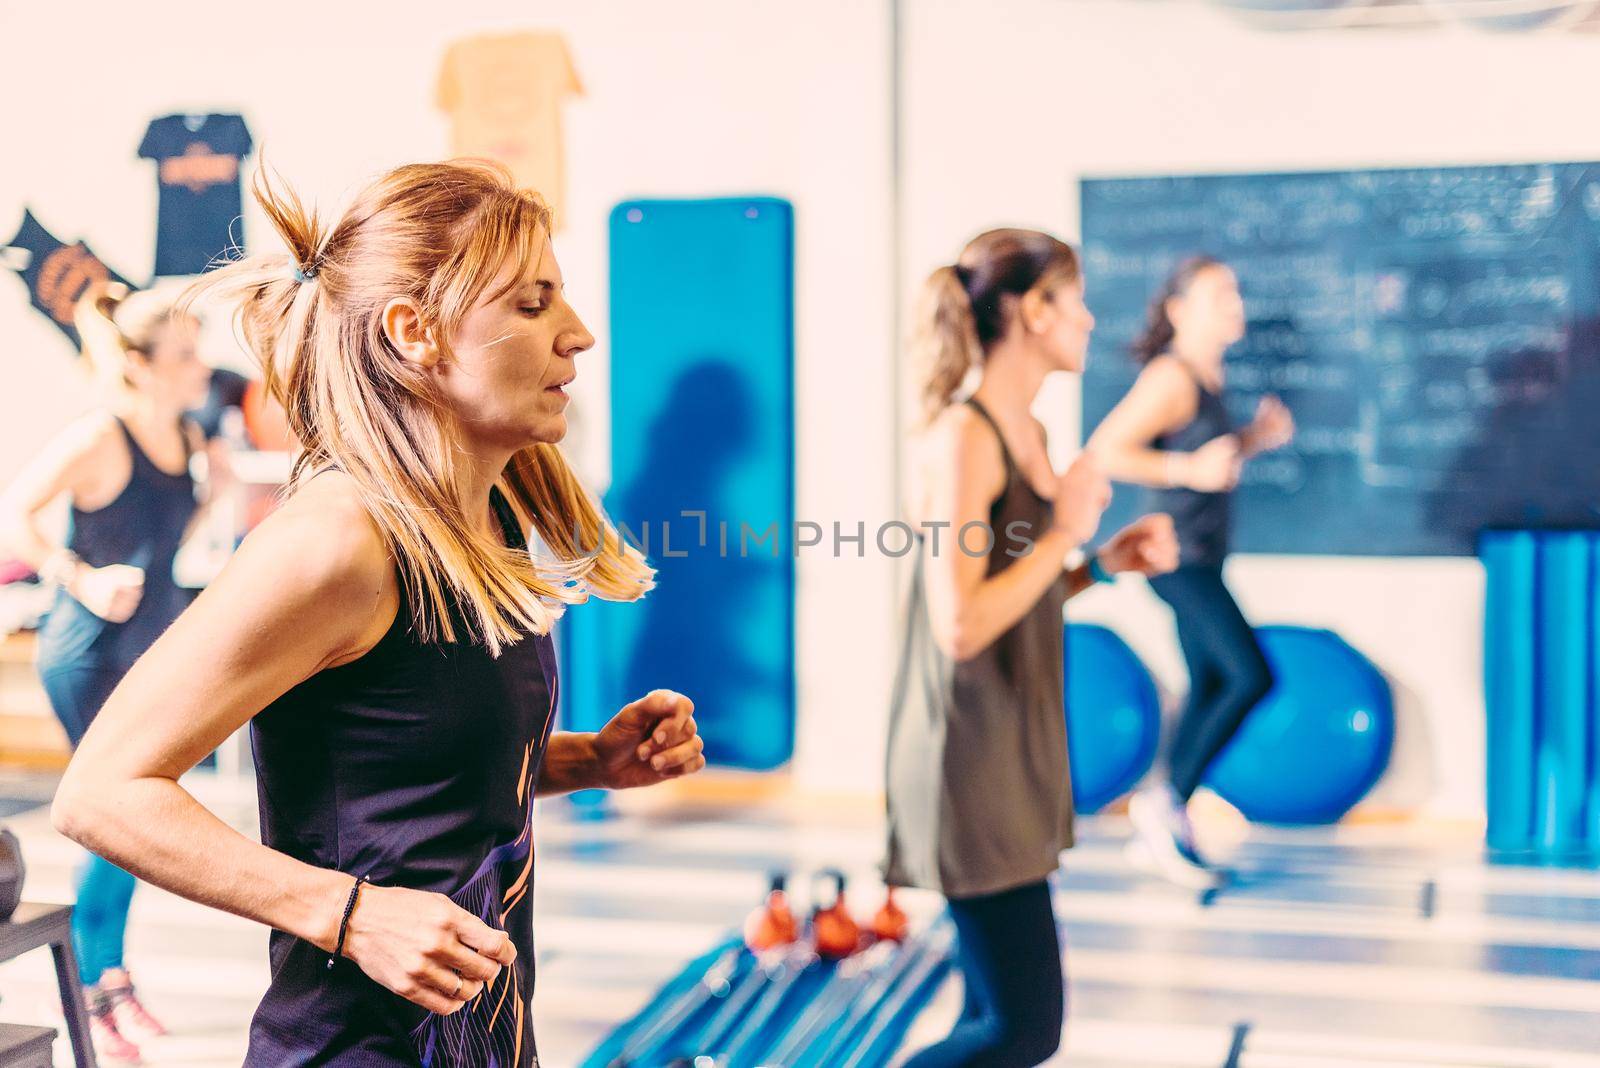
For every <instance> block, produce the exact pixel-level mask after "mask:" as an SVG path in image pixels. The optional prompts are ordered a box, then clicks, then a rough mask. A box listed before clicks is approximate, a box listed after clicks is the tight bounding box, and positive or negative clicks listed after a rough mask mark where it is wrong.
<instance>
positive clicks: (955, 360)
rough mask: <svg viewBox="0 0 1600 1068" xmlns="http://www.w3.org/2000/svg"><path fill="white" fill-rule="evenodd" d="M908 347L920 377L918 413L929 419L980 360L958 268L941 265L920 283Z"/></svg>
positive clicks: (938, 410) (978, 348) (935, 414)
mask: <svg viewBox="0 0 1600 1068" xmlns="http://www.w3.org/2000/svg"><path fill="white" fill-rule="evenodd" d="M911 347H912V358H913V360H914V361H915V362H916V365H917V367H918V373H919V377H920V380H921V382H922V417H923V420H924V421H925V422H928V423H931V422H933V420H934V419H936V418H937V417H938V415H939V413H940V412H942V411H944V409H945V408H947V407H948V406H949V404H950V399H951V398H952V397H954V396H955V393H956V390H958V389H960V388H961V383H962V382H964V381H965V380H966V377H967V373H968V372H969V371H971V370H972V368H973V367H976V366H977V365H978V364H979V363H981V362H982V360H983V349H982V347H981V346H980V345H979V343H978V331H977V325H976V324H975V323H974V321H973V318H972V300H971V299H970V298H969V297H968V296H967V290H966V287H965V286H964V285H962V283H961V272H960V268H959V267H955V266H950V267H940V268H939V269H938V270H936V271H934V272H933V273H932V274H931V275H929V276H928V280H927V282H925V283H923V287H922V296H921V299H920V300H919V302H918V306H917V317H916V328H915V334H914V335H913V338H912V344H911Z"/></svg>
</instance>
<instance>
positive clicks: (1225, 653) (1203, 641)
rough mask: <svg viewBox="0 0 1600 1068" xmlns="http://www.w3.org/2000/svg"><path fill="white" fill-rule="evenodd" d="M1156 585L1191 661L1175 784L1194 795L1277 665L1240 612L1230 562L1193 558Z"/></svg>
mask: <svg viewBox="0 0 1600 1068" xmlns="http://www.w3.org/2000/svg"><path fill="white" fill-rule="evenodd" d="M1150 588H1151V589H1153V590H1155V591H1156V593H1157V594H1158V595H1160V597H1161V599H1162V600H1163V601H1166V602H1167V604H1169V605H1171V606H1172V611H1173V614H1174V615H1176V616H1177V619H1178V644H1179V645H1181V646H1183V659H1184V662H1185V663H1186V664H1187V665H1188V668H1189V697H1188V699H1187V700H1186V701H1185V703H1184V707H1183V714H1182V715H1181V716H1180V717H1179V719H1178V727H1177V730H1176V731H1174V732H1173V735H1172V742H1171V745H1170V747H1169V749H1168V755H1167V765H1168V768H1169V772H1170V774H1171V776H1172V791H1173V793H1174V794H1176V795H1177V797H1178V799H1179V800H1182V801H1187V800H1188V799H1189V795H1190V794H1192V793H1194V792H1195V790H1196V789H1198V788H1199V786H1200V783H1201V781H1202V780H1203V779H1204V778H1205V774H1206V770H1207V769H1208V768H1210V767H1211V763H1212V761H1214V760H1216V758H1217V755H1218V754H1219V753H1221V752H1222V750H1223V748H1224V747H1226V746H1227V744H1228V742H1229V741H1231V740H1232V739H1233V736H1234V735H1235V734H1237V733H1238V731H1239V728H1240V727H1241V726H1242V725H1243V724H1244V718H1245V716H1247V715H1249V713H1250V710H1251V709H1252V708H1254V707H1255V706H1256V705H1257V704H1258V703H1259V702H1260V701H1261V699H1262V698H1263V697H1265V696H1266V695H1267V691H1268V690H1270V689H1272V669H1271V668H1270V667H1269V666H1268V665H1267V658H1266V657H1265V656H1264V655H1262V652H1261V645H1260V644H1259V643H1258V642H1257V641H1256V634H1255V631H1253V630H1251V629H1250V624H1249V622H1248V621H1246V619H1245V618H1244V614H1243V613H1242V612H1240V611H1239V605H1238V604H1237V603H1236V602H1235V601H1234V599H1233V595H1232V594H1231V593H1229V592H1228V587H1227V586H1225V585H1223V582H1222V568H1220V567H1210V566H1205V565H1199V564H1192V565H1186V566H1184V567H1180V568H1178V570H1176V571H1174V572H1172V573H1171V574H1169V575H1157V576H1156V577H1155V578H1152V579H1151V580H1150Z"/></svg>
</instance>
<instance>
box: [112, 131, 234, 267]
mask: <svg viewBox="0 0 1600 1068" xmlns="http://www.w3.org/2000/svg"><path fill="white" fill-rule="evenodd" d="M250 146H251V142H250V130H249V128H248V127H246V126H245V124H244V119H243V118H242V117H241V116H238V115H206V116H203V117H202V116H197V115H166V116H163V117H162V118H159V119H156V120H154V121H153V122H151V123H150V128H149V129H148V130H146V131H145V134H144V141H143V142H142V143H141V144H140V145H139V157H140V158H141V159H153V160H155V161H156V181H157V183H158V185H159V187H160V190H161V206H160V215H159V217H158V219H157V222H156V271H155V273H156V276H157V277H162V276H165V275H182V274H200V273H201V272H202V271H204V270H206V269H207V268H208V267H210V266H212V265H213V264H214V263H216V262H217V261H218V260H220V259H222V258H224V257H225V256H226V254H227V253H228V252H229V251H230V250H231V249H234V248H236V247H243V245H244V231H243V229H242V228H238V229H235V226H234V220H236V219H238V218H239V217H240V214H241V212H242V210H243V208H242V204H241V201H240V194H239V164H240V162H241V161H242V160H243V159H244V157H245V156H248V155H249V154H250Z"/></svg>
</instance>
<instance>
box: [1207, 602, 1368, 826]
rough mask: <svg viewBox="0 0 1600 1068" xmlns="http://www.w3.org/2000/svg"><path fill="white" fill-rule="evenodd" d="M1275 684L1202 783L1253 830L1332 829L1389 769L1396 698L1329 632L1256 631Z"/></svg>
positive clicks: (1357, 655) (1365, 662)
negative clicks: (1256, 826) (1263, 826)
mask: <svg viewBox="0 0 1600 1068" xmlns="http://www.w3.org/2000/svg"><path fill="white" fill-rule="evenodd" d="M1256 638H1257V640H1259V641H1260V642H1261V648H1262V651H1263V652H1265V653H1266V656H1267V663H1269V664H1270V665H1272V674H1273V685H1272V689H1271V691H1269V692H1268V694H1267V696H1266V698H1265V699H1264V700H1263V701H1262V702H1261V703H1260V704H1259V705H1257V706H1256V707H1255V708H1254V709H1253V710H1252V711H1251V712H1250V714H1249V716H1247V717H1246V718H1245V721H1244V726H1243V727H1241V728H1240V729H1239V733H1238V734H1236V735H1234V738H1233V740H1232V741H1231V742H1229V743H1228V746H1227V748H1226V749H1224V750H1223V751H1222V755H1221V756H1219V757H1218V758H1217V760H1216V762H1215V763H1214V764H1213V765H1212V766H1211V771H1210V773H1209V774H1208V775H1207V776H1206V782H1207V784H1208V785H1209V786H1210V787H1211V788H1212V789H1214V790H1215V791H1216V792H1217V793H1219V794H1221V795H1222V797H1223V798H1224V799H1225V800H1226V801H1228V803H1229V804H1231V805H1233V806H1234V807H1235V808H1237V809H1238V810H1239V811H1240V812H1242V813H1244V815H1245V817H1246V818H1247V819H1249V820H1251V821H1253V822H1257V823H1283V824H1295V825H1303V824H1313V823H1333V822H1335V821H1337V820H1338V819H1340V818H1341V817H1342V816H1343V815H1344V814H1345V813H1346V812H1349V811H1350V809H1351V808H1352V807H1354V805H1355V803H1356V802H1357V801H1360V800H1361V799H1362V798H1363V797H1365V796H1366V794H1367V791H1368V790H1371V789H1372V787H1373V785H1374V784H1375V783H1376V782H1377V781H1378V779H1379V777H1380V776H1382V775H1383V771H1384V769H1385V768H1386V767H1388V765H1389V751H1390V749H1391V747H1392V746H1393V744H1394V698H1393V695H1392V694H1391V693H1390V690H1389V683H1388V681H1387V680H1385V679H1384V677H1383V675H1382V673H1381V672H1379V671H1378V669H1377V668H1376V667H1374V666H1373V665H1372V661H1370V660H1368V659H1367V658H1366V657H1364V656H1362V655H1361V654H1360V653H1358V652H1356V651H1355V650H1354V649H1352V648H1351V647H1350V646H1349V645H1348V644H1347V643H1346V642H1345V641H1344V639H1342V638H1340V637H1339V636H1338V635H1337V634H1335V633H1333V632H1332V631H1328V630H1317V629H1313V628H1309V627H1258V628H1256Z"/></svg>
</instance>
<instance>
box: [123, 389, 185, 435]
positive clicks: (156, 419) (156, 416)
mask: <svg viewBox="0 0 1600 1068" xmlns="http://www.w3.org/2000/svg"><path fill="white" fill-rule="evenodd" d="M112 408H113V410H114V411H115V412H116V414H117V418H119V419H121V420H122V421H123V422H124V423H128V424H130V425H132V426H137V427H141V428H142V427H151V428H154V427H161V426H173V425H176V424H177V422H178V420H179V419H181V418H182V417H183V409H181V408H179V407H178V406H177V405H174V404H168V403H165V402H163V401H162V400H160V399H159V398H156V397H153V396H151V395H150V394H148V393H143V392H139V391H137V390H127V391H125V392H123V394H122V395H121V396H120V397H118V398H117V402H116V403H115V404H114V405H113V406H112Z"/></svg>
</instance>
